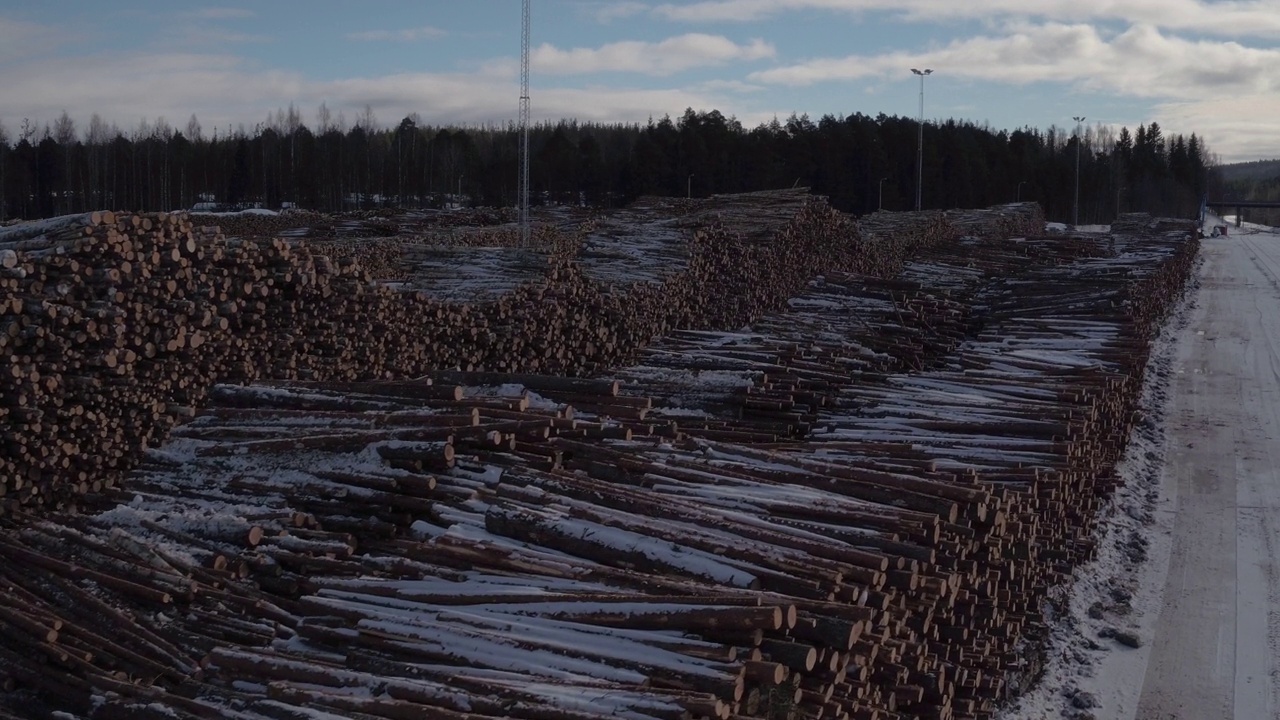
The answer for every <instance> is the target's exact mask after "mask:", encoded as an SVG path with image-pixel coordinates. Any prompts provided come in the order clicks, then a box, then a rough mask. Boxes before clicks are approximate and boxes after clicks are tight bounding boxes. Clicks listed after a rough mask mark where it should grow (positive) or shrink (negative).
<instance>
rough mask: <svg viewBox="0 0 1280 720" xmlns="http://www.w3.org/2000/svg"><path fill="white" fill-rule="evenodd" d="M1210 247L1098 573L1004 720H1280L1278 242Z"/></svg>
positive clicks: (1176, 324) (1162, 346) (1233, 238)
mask: <svg viewBox="0 0 1280 720" xmlns="http://www.w3.org/2000/svg"><path fill="white" fill-rule="evenodd" d="M1202 247H1203V250H1202V262H1201V265H1200V271H1199V273H1198V276H1199V280H1198V290H1196V291H1194V292H1193V293H1192V294H1191V296H1190V298H1189V300H1188V301H1187V302H1186V303H1184V305H1183V307H1182V308H1181V310H1180V311H1179V313H1178V314H1177V316H1176V317H1175V318H1174V320H1173V321H1172V322H1171V323H1170V326H1169V328H1168V329H1167V330H1166V334H1165V337H1164V338H1163V339H1162V341H1161V342H1160V343H1159V344H1158V346H1157V348H1156V352H1155V353H1154V355H1153V358H1152V364H1151V367H1150V372H1149V373H1148V378H1147V387H1146V389H1145V393H1144V397H1145V400H1146V403H1147V408H1148V411H1149V414H1148V418H1147V420H1145V421H1144V422H1143V423H1142V425H1141V427H1140V429H1139V430H1138V432H1137V434H1136V436H1135V438H1134V439H1133V442H1132V446H1131V449H1130V452H1129V455H1128V457H1127V458H1126V460H1125V463H1124V466H1123V468H1122V470H1123V472H1124V473H1125V476H1126V478H1127V481H1128V482H1127V485H1126V487H1125V488H1123V489H1122V490H1121V491H1120V492H1119V493H1118V494H1117V496H1116V498H1115V501H1114V502H1113V504H1112V506H1111V507H1110V508H1108V509H1107V511H1106V512H1107V515H1108V516H1107V520H1106V522H1105V525H1104V532H1105V542H1104V543H1103V545H1102V549H1101V550H1100V553H1099V558H1098V560H1097V561H1096V562H1095V563H1094V564H1093V565H1092V566H1090V567H1087V568H1082V569H1081V570H1080V571H1079V572H1078V573H1077V583H1076V587H1075V590H1074V592H1073V594H1072V596H1071V597H1070V598H1069V612H1068V613H1066V614H1065V615H1064V617H1062V618H1059V620H1058V621H1057V623H1056V624H1055V632H1054V638H1053V644H1052V647H1051V650H1050V658H1051V660H1050V666H1049V668H1048V670H1047V672H1046V676H1045V678H1044V681H1043V683H1042V684H1041V686H1040V687H1039V688H1038V689H1037V690H1035V691H1034V692H1032V693H1031V694H1030V695H1028V696H1027V697H1025V698H1024V699H1023V701H1022V702H1021V703H1020V704H1019V705H1017V706H1016V707H1013V708H1010V709H1009V710H1008V711H1007V712H1006V713H1005V714H1004V715H1003V718H1005V720H1013V719H1014V718H1028V719H1031V720H1035V719H1038V718H1099V719H1102V718H1106V719H1108V720H1110V719H1111V718H1117V719H1128V718H1136V719H1137V720H1200V719H1205V720H1208V719H1216V718H1241V719H1242V720H1244V719H1247V720H1253V719H1262V718H1276V717H1280V562H1278V561H1277V558H1276V557H1275V549H1277V548H1280V464H1277V461H1280V232H1277V231H1274V230H1269V229H1266V228H1259V227H1250V226H1249V225H1247V224H1246V225H1245V227H1243V228H1235V227H1234V226H1232V228H1231V235H1230V236H1229V237H1226V238H1206V239H1205V240H1204V241H1203V245H1202Z"/></svg>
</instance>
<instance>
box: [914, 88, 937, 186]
mask: <svg viewBox="0 0 1280 720" xmlns="http://www.w3.org/2000/svg"><path fill="white" fill-rule="evenodd" d="M911 72H912V73H914V74H916V75H919V76H920V115H919V121H918V122H917V125H918V126H919V135H918V136H917V138H916V210H919V209H920V200H921V197H922V196H923V193H922V192H921V189H922V184H923V182H924V77H925V76H926V75H929V74H932V73H933V69H932V68H925V69H924V70H917V69H915V68H911Z"/></svg>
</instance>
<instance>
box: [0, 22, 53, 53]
mask: <svg viewBox="0 0 1280 720" xmlns="http://www.w3.org/2000/svg"><path fill="white" fill-rule="evenodd" d="M62 35H65V33H58V32H57V30H56V29H55V28H53V27H49V26H46V25H38V24H36V23H32V22H25V21H22V20H10V19H8V18H5V17H0V62H6V61H10V60H17V59H21V58H26V57H30V56H31V55H34V54H36V53H38V52H47V51H48V50H49V48H50V47H51V46H53V45H56V44H58V43H59V42H60V41H62V42H65V41H66V40H67V38H65V37H61V36H62Z"/></svg>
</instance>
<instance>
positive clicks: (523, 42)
mask: <svg viewBox="0 0 1280 720" xmlns="http://www.w3.org/2000/svg"><path fill="white" fill-rule="evenodd" d="M531 3H532V0H524V22H523V27H522V28H521V33H520V182H519V187H518V190H517V193H518V194H519V196H520V197H519V198H518V202H519V203H520V241H521V244H522V245H525V246H528V245H529V20H530V8H529V6H530V4H531Z"/></svg>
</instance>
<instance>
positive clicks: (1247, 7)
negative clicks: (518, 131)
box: [0, 0, 1280, 162]
mask: <svg viewBox="0 0 1280 720" xmlns="http://www.w3.org/2000/svg"><path fill="white" fill-rule="evenodd" d="M1028 8H1031V9H1028ZM520 29H521V4H520V2H519V0H417V1H413V2H411V1H410V0H361V1H360V2H351V1H350V0H342V1H341V2H339V1H337V0H305V1H304V0H288V1H286V0H258V2H254V3H243V4H235V3H234V2H231V3H229V4H207V3H203V2H188V1H186V0H163V1H160V0H41V2H38V3H37V2H19V1H18V0H0V127H2V128H3V129H4V130H5V132H6V133H7V137H8V138H9V139H10V141H11V142H12V141H13V140H14V139H15V138H16V137H17V136H18V135H19V134H20V133H21V128H22V125H23V121H24V119H26V120H29V121H30V126H31V127H33V128H36V130H37V132H39V131H40V130H42V129H43V127H44V126H45V125H46V124H52V123H53V121H54V120H55V119H56V118H57V117H58V116H60V115H61V114H62V113H63V112H64V111H65V112H66V113H68V115H69V116H70V117H71V119H72V120H74V121H75V122H76V128H77V129H78V131H80V132H81V133H83V131H84V130H85V129H86V128H87V127H88V120H89V118H90V116H91V115H92V114H94V113H97V114H98V115H100V116H101V117H102V118H103V119H104V120H106V121H107V122H108V123H115V124H117V125H118V126H119V127H120V128H121V129H122V130H124V131H125V132H126V133H129V132H132V131H133V130H134V129H136V128H138V127H139V126H140V125H141V122H142V121H143V120H146V121H147V122H148V123H149V124H151V125H154V124H155V123H156V120H157V119H158V118H163V119H164V121H165V122H166V123H167V124H168V125H169V126H171V127H173V128H176V129H178V130H183V129H185V128H186V127H187V124H188V121H189V119H190V118H191V116H192V115H195V116H196V118H197V120H198V122H199V124H200V126H201V129H202V131H203V133H204V135H205V136H209V135H211V134H212V133H213V132H214V130H215V129H218V131H219V132H220V133H225V132H226V131H227V129H229V128H238V127H240V126H243V127H244V128H245V129H246V130H248V131H249V132H252V130H253V128H254V126H255V125H256V124H258V123H261V122H264V121H265V120H266V118H267V117H268V115H269V114H271V113H274V112H275V111H276V110H278V109H280V108H286V107H288V106H289V105H291V104H292V105H293V106H294V107H295V108H297V110H298V111H299V112H300V113H301V116H302V120H303V121H304V122H305V123H306V124H307V125H309V126H310V127H312V128H315V127H316V126H317V125H318V124H319V119H318V118H319V113H318V111H319V108H320V106H321V104H322V103H323V104H324V106H325V107H326V108H328V109H329V111H330V117H331V122H339V121H341V122H342V123H345V125H346V126H348V127H349V126H350V125H351V124H353V123H355V122H356V119H357V117H358V116H361V115H363V114H364V109H365V108H366V107H367V108H369V109H371V110H372V112H373V117H374V118H375V120H376V121H377V123H378V124H379V125H380V126H382V127H386V126H394V125H395V124H397V123H398V122H399V121H400V120H401V119H402V118H404V117H406V116H408V115H410V114H412V113H416V114H417V115H418V116H419V117H420V119H421V122H423V123H426V124H430V125H479V124H497V125H506V124H507V123H510V122H514V121H515V118H516V117H517V114H518V107H519V95H520V93H519V67H520V65H519V60H520ZM1278 41H1280V0H1228V1H1223V0H1219V1H1216V2H1210V1H1208V0H690V1H688V2H665V1H663V0H651V1H644V0H615V1H613V2H604V1H597V0H533V12H532V32H531V48H532V59H531V66H532V72H531V91H530V96H531V100H530V104H531V108H532V110H531V114H532V118H533V120H534V121H555V120H560V119H568V118H576V119H578V120H580V121H601V122H626V123H641V124H643V123H646V122H648V121H649V120H650V119H654V120H657V119H661V118H662V116H664V115H670V116H672V117H673V118H676V117H679V115H681V114H682V113H683V112H684V111H685V109H686V108H693V109H694V110H698V111H704V110H705V111H710V110H719V111H720V112H721V113H722V114H724V115H725V116H730V117H734V118H736V119H737V120H738V121H739V122H741V123H742V124H743V125H744V126H745V127H747V128H752V127H755V126H756V125H759V124H760V123H765V122H769V121H770V120H772V119H773V118H778V119H779V120H781V121H784V122H785V120H786V119H787V117H789V116H790V115H792V114H793V113H794V114H797V115H803V114H807V115H809V117H810V118H812V119H813V120H815V121H816V120H818V119H819V118H821V117H823V116H825V115H832V116H836V117H840V116H846V115H851V114H853V113H856V112H860V113H863V114H866V115H871V116H875V115H879V114H881V113H884V114H886V115H900V116H907V117H916V116H917V115H918V113H919V112H920V108H919V103H920V91H921V79H920V76H917V75H914V74H913V73H912V72H911V69H912V68H917V69H925V68H929V69H932V70H933V73H932V74H930V75H929V76H928V77H927V78H925V80H924V83H923V86H924V117H925V118H926V119H927V120H946V119H955V120H966V121H971V122H974V123H978V124H987V125H989V126H991V127H992V128H993V129H997V130H999V129H1008V130H1014V129H1018V128H1023V127H1032V128H1038V129H1041V130H1044V129H1048V128H1049V127H1058V128H1065V129H1071V128H1073V127H1074V126H1075V122H1074V121H1073V120H1072V118H1073V117H1075V116H1081V117H1085V118H1086V120H1085V123H1086V124H1089V125H1094V124H1100V125H1107V126H1113V127H1117V128H1118V127H1120V126H1127V127H1129V128H1130V130H1134V129H1136V128H1137V126H1138V125H1139V124H1140V123H1142V124H1145V123H1150V122H1152V121H1156V122H1158V123H1159V124H1160V126H1161V128H1162V129H1163V131H1164V134H1165V136H1166V137H1167V136H1169V135H1171V134H1174V133H1181V134H1185V135H1189V134H1191V133H1193V132H1194V133H1196V134H1197V135H1199V136H1200V137H1201V138H1202V139H1203V140H1204V142H1205V144H1206V147H1207V149H1208V150H1209V151H1210V152H1211V153H1213V154H1215V155H1216V156H1217V157H1218V159H1220V160H1221V161H1222V162H1238V161H1246V160H1255V159H1262V158H1280V92H1277V91H1278V90H1280V43H1278Z"/></svg>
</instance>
